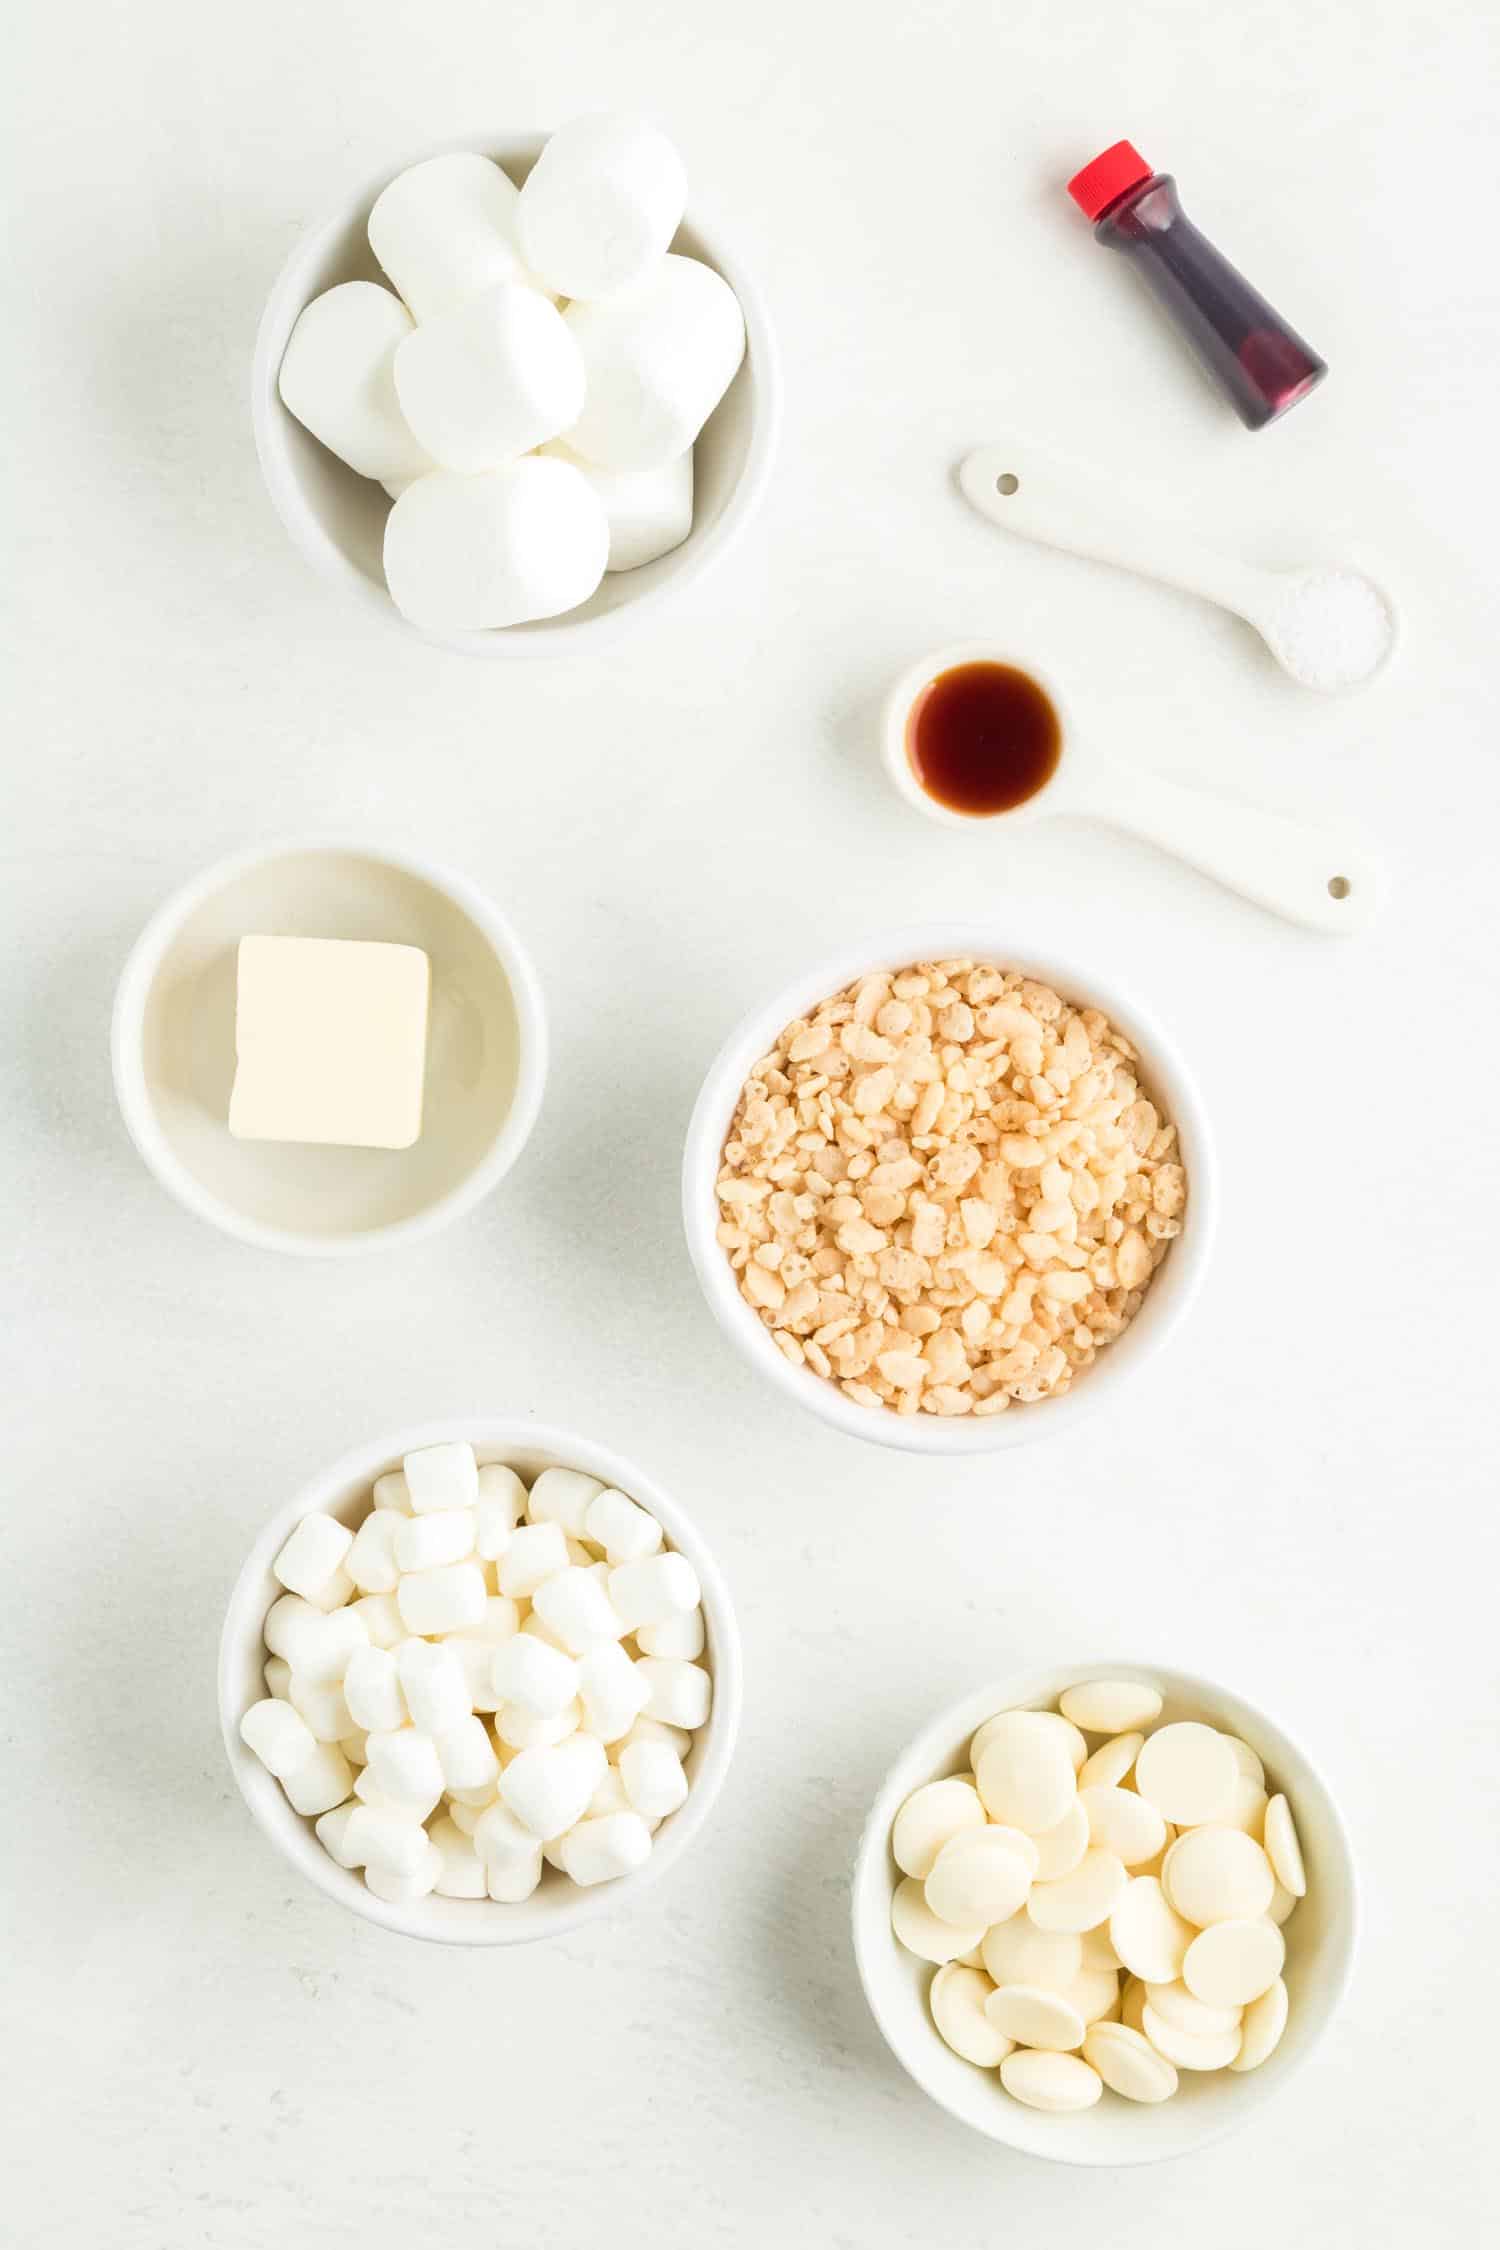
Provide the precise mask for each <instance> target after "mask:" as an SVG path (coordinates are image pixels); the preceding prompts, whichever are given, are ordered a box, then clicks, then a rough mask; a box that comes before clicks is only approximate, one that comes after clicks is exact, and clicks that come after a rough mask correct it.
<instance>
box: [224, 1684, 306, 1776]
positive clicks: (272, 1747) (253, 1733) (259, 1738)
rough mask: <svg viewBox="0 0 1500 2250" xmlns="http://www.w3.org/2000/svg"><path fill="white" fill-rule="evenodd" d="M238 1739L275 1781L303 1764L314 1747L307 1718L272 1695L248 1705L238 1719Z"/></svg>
mask: <svg viewBox="0 0 1500 2250" xmlns="http://www.w3.org/2000/svg"><path fill="white" fill-rule="evenodd" d="M240 1740H241V1742H243V1743H244V1745H245V1747H246V1749H247V1750H253V1751H254V1752H255V1755H256V1757H257V1758H259V1760H260V1762H261V1764H262V1765H263V1766H264V1767H265V1769H266V1771H267V1773H273V1774H274V1775H275V1776H276V1779H277V1780H278V1781H285V1780H286V1779H287V1777H288V1775H290V1774H294V1773H295V1772H296V1771H297V1768H298V1767H299V1766H305V1765H306V1764H307V1761H308V1759H309V1758H310V1757H311V1756H312V1754H313V1752H314V1751H315V1750H316V1749H317V1747H318V1746H317V1743H316V1742H315V1741H314V1739H313V1736H312V1733H311V1731H310V1729H309V1728H308V1725H307V1721H306V1720H305V1719H304V1718H302V1717H301V1716H300V1714H299V1713H298V1712H296V1711H294V1710H293V1709H292V1706H291V1704H290V1703H283V1702H281V1701H280V1699H279V1698H278V1697H275V1696H268V1697H267V1698H266V1700H265V1701H264V1702H261V1703H252V1704H251V1706H250V1708H249V1710H248V1711H247V1712H246V1713H245V1716H244V1717H243V1718H242V1719H241V1721H240Z"/></svg>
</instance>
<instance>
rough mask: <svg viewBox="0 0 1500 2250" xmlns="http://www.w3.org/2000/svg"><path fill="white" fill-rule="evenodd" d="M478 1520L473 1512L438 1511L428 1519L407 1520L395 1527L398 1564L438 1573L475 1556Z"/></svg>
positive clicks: (406, 1568)
mask: <svg viewBox="0 0 1500 2250" xmlns="http://www.w3.org/2000/svg"><path fill="white" fill-rule="evenodd" d="M477 1522H478V1519H477V1517H476V1514H475V1511H474V1510H473V1509H472V1508H435V1509H433V1510H432V1511H431V1513H430V1514H428V1515H425V1516H406V1517H404V1518H402V1519H401V1520H399V1521H398V1522H397V1525H396V1563H397V1567H398V1570H399V1573H400V1575H401V1576H402V1577H403V1578H404V1577H405V1576H406V1574H407V1572H408V1571H416V1570H439V1569H441V1567H442V1565H443V1564H444V1563H454V1562H462V1561H463V1560H464V1558H465V1556H467V1555H472V1554H473V1552H474V1535H475V1531H476V1529H477Z"/></svg>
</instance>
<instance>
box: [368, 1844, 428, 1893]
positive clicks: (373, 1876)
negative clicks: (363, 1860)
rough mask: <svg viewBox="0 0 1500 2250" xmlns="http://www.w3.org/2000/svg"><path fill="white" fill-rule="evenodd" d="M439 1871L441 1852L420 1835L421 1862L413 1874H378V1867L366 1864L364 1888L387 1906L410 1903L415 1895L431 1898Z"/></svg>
mask: <svg viewBox="0 0 1500 2250" xmlns="http://www.w3.org/2000/svg"><path fill="white" fill-rule="evenodd" d="M442 1872H443V1855H442V1853H441V1852H440V1851H439V1850H438V1848H437V1846H436V1844H434V1843H431V1842H429V1841H427V1839H426V1838H425V1837H424V1839H423V1851H422V1859H421V1864H420V1867H419V1869H418V1872H417V1873H416V1874H415V1875H382V1874H381V1873H380V1872H379V1871H378V1869H376V1868H373V1867H367V1868H366V1869H365V1888H366V1889H367V1890H369V1891H372V1892H373V1893H374V1895H375V1896H376V1898H383V1899H384V1900H385V1902H386V1904H387V1905H388V1906H411V1905H414V1904H415V1902H416V1901H417V1900H418V1899H419V1898H430V1897H431V1895H432V1893H433V1891H434V1890H436V1888H437V1882H438V1877H439V1876H440V1875H441V1874H442Z"/></svg>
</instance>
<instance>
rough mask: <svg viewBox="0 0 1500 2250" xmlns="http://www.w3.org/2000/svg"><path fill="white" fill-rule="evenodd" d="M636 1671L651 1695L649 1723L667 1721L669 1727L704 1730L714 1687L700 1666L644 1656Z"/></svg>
mask: <svg viewBox="0 0 1500 2250" xmlns="http://www.w3.org/2000/svg"><path fill="white" fill-rule="evenodd" d="M636 1670H637V1671H638V1672H639V1673H640V1674H641V1675H642V1677H643V1678H644V1680H645V1682H646V1685H647V1688H648V1689H649V1691H650V1692H649V1695H648V1697H647V1701H646V1706H645V1711H646V1717H647V1718H648V1719H664V1720H665V1721H666V1722H667V1724H668V1725H669V1726H674V1727H689V1728H691V1727H701V1726H702V1724H703V1722H704V1720H705V1719H706V1718H707V1717H708V1706H709V1699H710V1696H711V1694H712V1686H711V1683H710V1680H709V1677H708V1674H707V1673H706V1672H705V1671H704V1669H703V1667H702V1665H701V1664H684V1663H682V1662H680V1661H679V1660H678V1659H677V1658H676V1657H663V1656H643V1657H642V1658H641V1660H640V1662H639V1664H638V1665H637V1666H636Z"/></svg>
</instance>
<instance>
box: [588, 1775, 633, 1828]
mask: <svg viewBox="0 0 1500 2250" xmlns="http://www.w3.org/2000/svg"><path fill="white" fill-rule="evenodd" d="M630 1809H631V1807H630V1799H629V1798H628V1797H627V1796H626V1794H625V1784H624V1782H623V1781H622V1780H621V1779H620V1774H619V1768H618V1767H616V1766H606V1767H605V1769H604V1779H603V1780H602V1781H601V1782H600V1784H599V1786H598V1788H597V1789H596V1790H595V1791H594V1794H593V1796H592V1797H590V1799H589V1809H588V1813H587V1815H586V1817H587V1818H588V1819H589V1820H599V1819H602V1817H603V1815H604V1814H605V1813H612V1812H629V1811H630Z"/></svg>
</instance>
